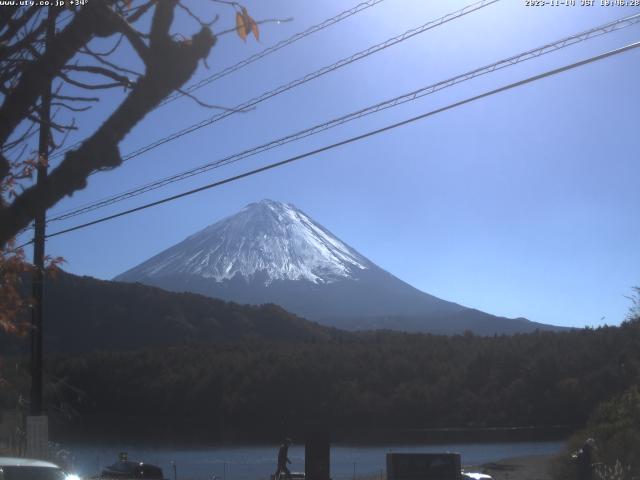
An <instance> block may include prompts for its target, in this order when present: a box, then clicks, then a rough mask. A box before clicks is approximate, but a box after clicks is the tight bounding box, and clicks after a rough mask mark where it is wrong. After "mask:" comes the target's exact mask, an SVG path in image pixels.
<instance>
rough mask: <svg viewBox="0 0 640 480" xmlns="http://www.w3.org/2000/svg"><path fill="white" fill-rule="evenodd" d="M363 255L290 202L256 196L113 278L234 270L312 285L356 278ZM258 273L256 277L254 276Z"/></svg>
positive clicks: (231, 273) (215, 275) (224, 275)
mask: <svg viewBox="0 0 640 480" xmlns="http://www.w3.org/2000/svg"><path fill="white" fill-rule="evenodd" d="M372 266H373V265H372V264H371V262H370V261H369V260H367V259H366V258H365V257H363V256H362V255H360V254H359V253H358V252H356V251H355V250H354V249H353V248H351V247H349V246H348V245H346V244H345V243H343V242H342V241H340V240H339V239H338V238H336V237H335V236H334V235H333V234H331V233H330V232H329V231H328V230H326V229H325V228H324V227H322V226H321V225H319V224H317V223H315V222H314V221H313V220H312V219H311V218H310V217H309V216H307V215H306V214H305V213H304V212H302V211H300V210H298V209H297V208H296V207H295V206H293V205H291V204H285V203H281V202H275V201H272V200H262V201H260V202H257V203H252V204H250V205H247V206H246V207H245V208H244V209H242V210H241V211H240V212H239V213H237V214H235V215H232V216H230V217H227V218H225V219H223V220H220V221H219V222H217V223H215V224H213V225H211V226H209V227H207V228H205V229H204V230H201V231H200V232H198V233H196V234H194V235H192V236H190V237H188V238H187V239H185V240H184V241H182V242H180V243H178V244H177V245H175V246H173V247H171V248H169V249H167V250H165V251H164V252H162V253H160V254H158V255H156V256H155V257H152V258H150V259H149V260H147V261H146V262H144V263H142V264H140V265H139V266H137V267H135V268H133V269H132V270H129V271H127V272H125V273H123V274H122V275H120V276H119V277H117V278H116V279H117V280H130V279H140V278H145V277H146V278H153V277H159V276H166V275H172V274H189V275H195V276H200V277H203V278H207V279H215V280H216V281H218V282H222V281H224V280H230V279H232V278H233V277H235V276H236V275H239V276H241V277H243V278H245V279H247V280H249V279H252V278H253V277H254V276H256V275H258V274H260V275H265V276H266V280H265V284H266V285H269V284H270V283H271V282H273V281H275V280H307V281H310V282H313V283H316V284H320V283H332V282H334V281H336V280H339V279H344V278H356V277H357V274H358V272H359V271H362V270H366V269H369V268H371V267H372ZM260 278H262V277H260Z"/></svg>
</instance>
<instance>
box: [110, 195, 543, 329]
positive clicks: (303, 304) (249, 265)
mask: <svg viewBox="0 0 640 480" xmlns="http://www.w3.org/2000/svg"><path fill="white" fill-rule="evenodd" d="M116 280H120V281H125V282H141V283H146V284H148V285H154V286H157V287H161V288H164V289H167V290H173V291H179V292H181V291H189V292H193V293H199V294H203V295H208V296H210V297H218V298H222V299H225V300H232V301H235V302H238V303H252V304H262V303H275V304H278V305H280V306H282V307H284V308H285V309H287V310H289V311H291V312H293V313H296V314H298V315H301V316H303V317H305V318H307V319H309V320H315V321H317V322H320V323H324V324H328V325H334V326H338V327H341V328H347V329H373V328H391V329H396V330H408V331H428V332H438V333H461V332H463V331H465V330H471V331H474V332H476V333H489V334H493V333H513V332H525V331H532V330H535V329H536V328H545V327H546V326H545V325H541V324H537V323H534V322H529V321H528V320H525V319H513V320H512V319H507V318H502V317H495V316H493V315H490V314H488V313H484V312H480V311H478V310H474V309H471V308H466V307H463V306H461V305H458V304H456V303H453V302H448V301H445V300H442V299H440V298H437V297H434V296H433V295H429V294H428V293H425V292H421V291H420V290H418V289H416V288H414V287H412V286H411V285H409V284H407V283H405V282H403V281H402V280H400V279H399V278H397V277H395V276H393V275H391V274H390V273H389V272H386V271H385V270H383V269H382V268H380V267H378V266H377V265H375V264H374V263H373V262H371V261H370V260H368V259H367V258H365V257H364V256H362V255H361V254H360V253H358V252H357V251H355V250H354V249H353V248H351V247H350V246H349V245H347V244H346V243H344V242H342V241H341V240H339V239H338V238H337V237H336V236H335V235H333V234H332V233H331V232H329V231H328V230H327V229H326V228H324V227H322V226H321V225H320V224H318V223H317V222H315V221H314V220H313V219H312V218H310V217H309V216H308V215H307V214H305V213H303V212H302V211H300V210H299V209H297V208H296V207H294V206H293V205H291V204H286V203H280V202H274V201H272V200H262V201H260V202H257V203H252V204H250V205H247V206H246V207H245V208H243V209H242V210H241V211H240V212H238V213H236V214H235V215H231V216H229V217H227V218H224V219H222V220H220V221H219V222H217V223H214V224H213V225H211V226H209V227H207V228H205V229H203V230H201V231H200V232H198V233H196V234H194V235H192V236H190V237H188V238H186V239H185V240H183V241H182V242H180V243H178V244H176V245H174V246H173V247H170V248H168V249H167V250H165V251H164V252H161V253H159V254H158V255H156V256H154V257H152V258H150V259H149V260H147V261H145V262H143V263H141V264H140V265H138V266H137V267H134V268H132V269H131V270H129V271H127V272H125V273H123V274H121V275H119V276H118V277H116Z"/></svg>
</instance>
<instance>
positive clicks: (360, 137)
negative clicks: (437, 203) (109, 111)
mask: <svg viewBox="0 0 640 480" xmlns="http://www.w3.org/2000/svg"><path fill="white" fill-rule="evenodd" d="M638 47H640V41H639V42H635V43H631V44H629V45H626V46H624V47H621V48H617V49H615V50H610V51H608V52H605V53H602V54H600V55H595V56H592V57H589V58H587V59H584V60H580V61H578V62H574V63H571V64H569V65H565V66H563V67H560V68H555V69H553V70H548V71H546V72H543V73H540V74H538V75H534V76H531V77H528V78H525V79H524V80H519V81H517V82H513V83H510V84H508V85H504V86H502V87H499V88H496V89H493V90H490V91H487V92H484V93H481V94H479V95H475V96H473V97H468V98H466V99H464V100H460V101H458V102H455V103H451V104H449V105H446V106H444V107H441V108H437V109H435V110H431V111H429V112H426V113H423V114H421V115H418V116H415V117H411V118H408V119H405V120H402V121H400V122H397V123H393V124H391V125H387V126H385V127H382V128H378V129H376V130H371V131H369V132H367V133H363V134H361V135H356V136H354V137H350V138H348V139H346V140H342V141H340V142H336V143H332V144H330V145H326V146H324V147H321V148H318V149H315V150H311V151H308V152H306V153H303V154H301V155H296V156H294V157H290V158H287V159H285V160H281V161H279V162H275V163H271V164H269V165H265V166H263V167H260V168H256V169H254V170H250V171H248V172H245V173H242V174H239V175H235V176H232V177H228V178H225V179H223V180H219V181H217V182H214V183H210V184H207V185H204V186H202V187H198V188H194V189H192V190H188V191H186V192H182V193H179V194H177V195H172V196H169V197H165V198H163V199H161V200H157V201H155V202H151V203H147V204H145V205H141V206H139V207H135V208H131V209H128V210H125V211H122V212H119V213H116V214H113V215H109V216H106V217H102V218H99V219H97V220H93V221H91V222H86V223H83V224H80V225H76V226H74V227H70V228H66V229H64V230H59V231H57V232H54V233H51V234H49V235H47V238H51V237H55V236H58V235H62V234H65V233H69V232H73V231H76V230H80V229H83V228H87V227H90V226H92V225H96V224H98V223H103V222H106V221H108V220H113V219H115V218H118V217H122V216H125V215H129V214H131V213H134V212H139V211H141V210H145V209H147V208H151V207H155V206H157V205H161V204H163V203H167V202H170V201H173V200H177V199H179V198H183V197H187V196H190V195H193V194H195V193H198V192H202V191H204V190H209V189H212V188H215V187H219V186H221V185H225V184H227V183H231V182H234V181H237V180H240V179H243V178H246V177H249V176H252V175H256V174H258V173H262V172H265V171H267V170H272V169H274V168H277V167H281V166H283V165H287V164H289V163H293V162H296V161H298V160H302V159H303V158H307V157H311V156H313V155H317V154H319V153H323V152H326V151H328V150H332V149H334V148H337V147H341V146H344V145H347V144H350V143H354V142H357V141H360V140H363V139H366V138H369V137H372V136H374V135H378V134H380V133H383V132H387V131H390V130H393V129H396V128H399V127H402V126H405V125H408V124H411V123H414V122H417V121H418V120H423V119H425V118H428V117H431V116H434V115H436V114H438V113H442V112H445V111H448V110H452V109H454V108H457V107H460V106H462V105H466V104H468V103H472V102H475V101H477V100H480V99H483V98H487V97H490V96H492V95H496V94H498V93H501V92H505V91H507V90H512V89H514V88H517V87H520V86H523V85H526V84H529V83H532V82H535V81H538V80H541V79H543V78H547V77H551V76H553V75H557V74H559V73H562V72H566V71H568V70H573V69H576V68H578V67H581V66H584V65H587V64H590V63H594V62H597V61H599V60H603V59H605V58H609V57H612V56H614V55H619V54H621V53H624V52H627V51H630V50H632V49H635V48H638Z"/></svg>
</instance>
